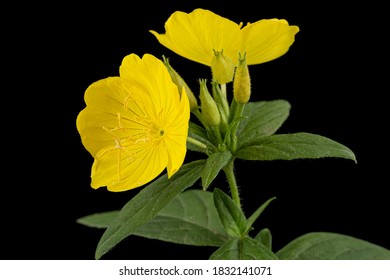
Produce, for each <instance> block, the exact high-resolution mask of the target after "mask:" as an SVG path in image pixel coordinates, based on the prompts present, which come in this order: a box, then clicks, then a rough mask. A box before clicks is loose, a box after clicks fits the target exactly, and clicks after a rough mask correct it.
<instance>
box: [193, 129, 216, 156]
mask: <svg viewBox="0 0 390 280" xmlns="http://www.w3.org/2000/svg"><path fill="white" fill-rule="evenodd" d="M188 137H191V138H193V139H195V140H197V141H199V142H201V143H203V144H204V145H206V146H207V148H206V149H205V148H202V147H200V146H198V145H195V144H194V143H191V142H188V141H187V148H188V150H190V151H193V152H200V153H207V151H208V149H216V148H215V146H214V144H213V143H211V142H210V140H209V139H208V136H207V132H206V130H205V129H204V128H203V127H200V126H199V125H197V124H194V123H193V122H190V123H189V129H188Z"/></svg>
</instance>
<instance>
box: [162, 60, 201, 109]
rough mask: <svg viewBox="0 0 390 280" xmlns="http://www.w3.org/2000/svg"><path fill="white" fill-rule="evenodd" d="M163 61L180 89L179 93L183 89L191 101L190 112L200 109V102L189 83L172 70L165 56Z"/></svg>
mask: <svg viewBox="0 0 390 280" xmlns="http://www.w3.org/2000/svg"><path fill="white" fill-rule="evenodd" d="M163 61H164V65H165V67H166V68H167V69H168V72H169V74H170V75H171V78H172V82H173V83H174V84H175V85H176V86H177V87H178V89H179V92H181V91H182V89H183V87H184V90H185V92H186V94H187V96H188V100H189V101H190V110H191V111H192V110H193V109H196V108H198V101H197V100H196V97H195V95H194V94H193V93H192V91H191V89H190V88H189V87H188V85H187V83H186V82H185V81H184V80H183V78H182V77H181V76H180V75H179V74H178V73H177V72H176V71H175V69H173V68H172V66H171V65H170V64H169V59H168V58H166V57H165V56H163Z"/></svg>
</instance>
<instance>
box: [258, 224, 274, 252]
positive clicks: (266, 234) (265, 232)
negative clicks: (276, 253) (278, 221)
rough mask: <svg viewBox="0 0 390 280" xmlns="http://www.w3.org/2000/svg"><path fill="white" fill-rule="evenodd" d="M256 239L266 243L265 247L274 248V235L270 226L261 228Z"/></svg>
mask: <svg viewBox="0 0 390 280" xmlns="http://www.w3.org/2000/svg"><path fill="white" fill-rule="evenodd" d="M254 239H255V240H257V241H259V242H260V243H261V244H263V245H265V247H267V248H268V249H270V250H272V235H271V231H270V230H269V229H268V228H263V229H262V230H260V231H259V233H258V234H256V236H255V238H254Z"/></svg>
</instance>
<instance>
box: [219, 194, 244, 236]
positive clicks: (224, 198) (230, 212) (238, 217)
mask: <svg viewBox="0 0 390 280" xmlns="http://www.w3.org/2000/svg"><path fill="white" fill-rule="evenodd" d="M214 204H215V207H216V208H217V211H218V215H219V218H220V219H221V222H222V224H223V226H224V228H225V230H226V232H227V233H228V234H229V235H231V236H233V237H240V236H243V235H244V233H245V229H246V218H245V215H244V213H242V210H241V209H240V208H239V207H238V206H237V204H236V203H235V202H234V201H233V200H232V199H231V198H230V196H228V195H227V194H225V193H224V192H223V191H221V190H220V189H217V188H215V189H214Z"/></svg>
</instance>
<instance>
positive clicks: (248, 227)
mask: <svg viewBox="0 0 390 280" xmlns="http://www.w3.org/2000/svg"><path fill="white" fill-rule="evenodd" d="M274 199H276V197H272V198H270V199H268V200H267V201H266V202H264V203H263V204H262V205H261V206H260V207H259V208H257V210H256V211H255V212H254V213H253V214H252V215H251V216H250V217H249V218H248V220H247V222H246V230H245V232H246V233H248V232H249V231H250V230H251V229H252V225H253V223H254V222H255V221H256V220H257V218H258V217H259V216H260V215H261V213H263V211H264V210H265V208H267V206H268V205H269V204H270V203H271V201H272V200H274Z"/></svg>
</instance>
